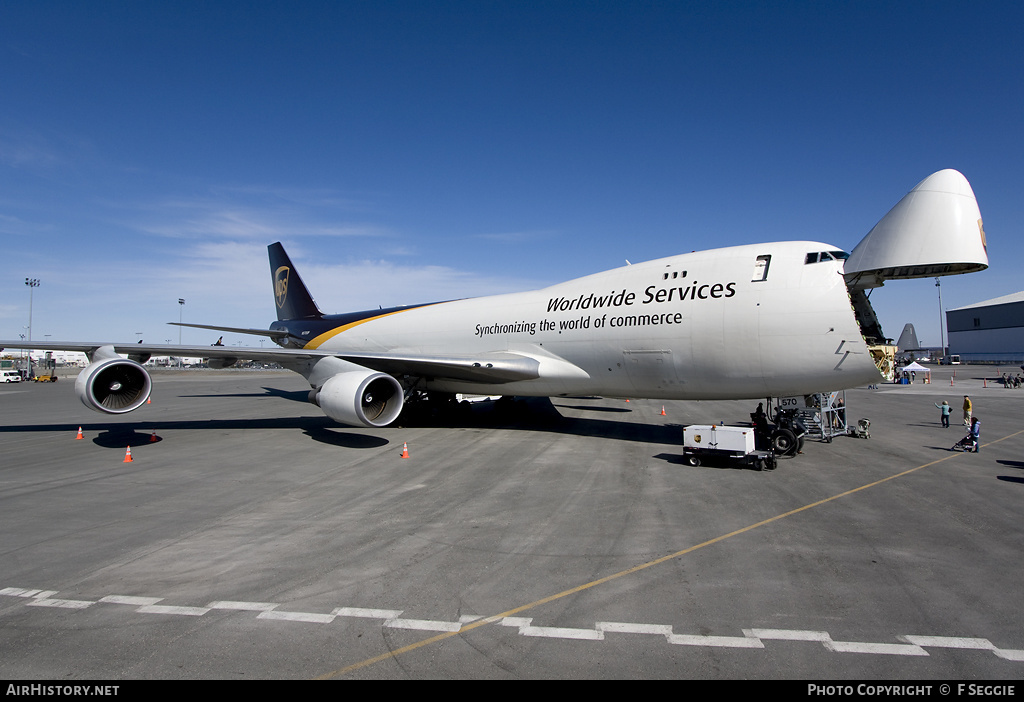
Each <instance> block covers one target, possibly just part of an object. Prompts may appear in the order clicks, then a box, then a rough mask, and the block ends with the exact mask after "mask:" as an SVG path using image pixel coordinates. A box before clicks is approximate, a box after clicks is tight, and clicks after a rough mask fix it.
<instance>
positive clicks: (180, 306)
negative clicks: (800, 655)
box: [178, 297, 185, 368]
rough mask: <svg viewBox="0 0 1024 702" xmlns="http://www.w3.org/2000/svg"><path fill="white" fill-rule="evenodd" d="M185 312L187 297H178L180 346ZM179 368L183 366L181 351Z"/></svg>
mask: <svg viewBox="0 0 1024 702" xmlns="http://www.w3.org/2000/svg"><path fill="white" fill-rule="evenodd" d="M184 312H185V298H183V297H179V298H178V346H181V315H182V314H184ZM178 368H181V352H180V351H179V352H178Z"/></svg>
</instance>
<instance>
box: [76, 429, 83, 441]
mask: <svg viewBox="0 0 1024 702" xmlns="http://www.w3.org/2000/svg"><path fill="white" fill-rule="evenodd" d="M84 438H85V437H84V436H82V427H78V436H76V437H75V440H76V441H77V440H78V439H84Z"/></svg>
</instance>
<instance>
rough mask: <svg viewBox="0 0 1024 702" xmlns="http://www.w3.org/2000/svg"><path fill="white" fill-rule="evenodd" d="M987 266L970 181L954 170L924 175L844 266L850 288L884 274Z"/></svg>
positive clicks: (920, 274)
mask: <svg viewBox="0 0 1024 702" xmlns="http://www.w3.org/2000/svg"><path fill="white" fill-rule="evenodd" d="M986 268H988V253H987V250H986V242H985V230H984V228H983V227H982V223H981V212H980V210H979V209H978V201H977V200H976V199H975V197H974V191H973V190H972V189H971V184H970V183H968V182H967V179H966V178H965V177H964V176H963V175H962V174H961V173H959V172H958V171H954V170H952V169H947V170H944V171H939V172H937V173H933V174H932V175H930V176H928V177H927V178H925V179H924V180H922V181H921V182H920V183H918V184H917V187H915V188H914V189H913V190H911V191H910V192H909V193H907V195H906V196H905V197H904V198H903V199H902V200H900V201H899V202H898V203H896V206H895V207H893V208H892V209H891V210H889V213H888V214H887V215H885V217H883V218H882V219H881V221H879V222H878V224H876V225H875V226H874V228H873V229H872V230H871V231H870V232H869V233H868V235H867V236H866V237H864V239H862V240H861V242H860V243H859V244H857V246H856V248H854V250H853V252H852V253H851V254H850V258H849V259H847V261H846V266H845V269H844V272H845V276H846V280H847V283H848V284H849V285H850V286H851V288H873V287H878V286H880V285H882V284H883V283H884V282H885V281H886V280H896V279H904V278H926V277H931V276H940V275H955V274H958V273H972V272H975V271H982V270H985V269H986Z"/></svg>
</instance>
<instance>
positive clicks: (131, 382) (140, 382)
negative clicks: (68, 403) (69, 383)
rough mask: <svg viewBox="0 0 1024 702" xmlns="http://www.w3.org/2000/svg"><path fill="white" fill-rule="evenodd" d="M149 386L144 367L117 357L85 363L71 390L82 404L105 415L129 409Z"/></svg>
mask: <svg viewBox="0 0 1024 702" xmlns="http://www.w3.org/2000/svg"><path fill="white" fill-rule="evenodd" d="M152 389H153V383H152V381H151V380H150V378H149V373H147V372H146V369H145V368H143V367H142V366H140V365H139V364H138V363H136V362H135V361H130V360H128V359H126V358H120V357H117V358H108V359H106V360H101V361H97V362H95V363H93V364H91V365H89V366H88V367H87V368H86V369H85V370H83V371H82V372H81V373H79V374H78V378H77V379H76V380H75V392H76V393H77V394H78V399H79V400H81V401H82V404H83V405H85V406H86V407H88V408H89V409H91V410H94V411H96V412H103V413H105V414H124V413H125V412H131V411H132V410H133V409H136V408H138V407H140V406H141V405H142V404H143V403H145V402H146V400H147V399H148V398H149V393H150V392H151V391H152Z"/></svg>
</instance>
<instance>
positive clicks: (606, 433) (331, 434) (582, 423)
mask: <svg viewBox="0 0 1024 702" xmlns="http://www.w3.org/2000/svg"><path fill="white" fill-rule="evenodd" d="M293 394H294V393H290V392H289V393H282V394H281V395H280V396H282V397H284V399H292V398H291V397H290V396H291V395H293ZM305 394H306V393H303V395H305ZM258 396H260V397H262V396H263V395H258ZM218 397H223V395H221V396H218ZM477 404H478V405H485V404H486V405H488V406H486V407H482V406H481V407H477V406H474V407H470V408H469V409H468V411H461V412H460V411H456V412H445V413H443V416H431V415H430V414H428V413H419V414H409V415H406V414H403V415H402V416H401V417H399V419H398V420H397V421H396V422H395V423H394V424H393V425H392V427H398V428H402V427H409V428H412V427H437V428H439V429H444V428H449V429H462V428H466V429H469V428H485V429H505V430H512V431H516V430H520V431H543V432H552V433H558V434H566V435H572V436H583V437H595V438H608V439H617V440H620V441H635V442H642V443H649V444H662V445H667V446H675V445H681V443H682V437H681V433H680V425H679V424H677V423H664V424H645V423H638V422H629V421H619V420H615V419H607V418H603V417H596V418H580V417H565V416H563V415H561V414H560V413H559V412H558V410H556V409H555V407H554V405H553V404H552V403H551V401H550V400H549V399H548V398H539V397H538V398H524V399H519V400H516V401H515V402H513V403H511V405H509V406H506V407H504V408H502V409H497V408H496V407H495V403H477ZM586 409H594V408H589V407H588V408H586ZM598 409H599V408H598ZM79 426H81V428H82V430H83V431H84V432H88V433H97V432H98V433H99V436H97V437H96V438H94V439H93V442H94V443H96V444H97V445H99V446H103V447H105V448H111V449H115V448H116V449H122V450H123V449H124V448H125V447H126V446H142V445H144V444H147V443H151V437H152V436H153V432H156V436H157V439H158V440H159V439H160V435H161V434H162V433H164V432H168V431H182V430H185V431H202V430H215V431H224V430H241V429H253V430H264V429H296V430H300V431H302V432H303V433H305V434H306V435H307V436H308V437H309V438H310V439H312V440H314V441H320V442H322V443H326V444H331V445H334V446H341V447H346V448H378V447H380V446H385V445H387V444H388V443H390V442H389V440H388V439H386V438H384V437H381V436H376V435H374V434H372V433H367V432H368V431H370V432H372V431H373V430H367V429H366V428H364V427H347V426H343V425H340V424H337V423H336V422H334V421H333V420H332V419H330V418H329V417H325V416H323V415H318V416H304V417H260V418H252V419H195V420H167V421H152V420H145V421H138V422H132V423H131V424H127V423H125V424H107V423H103V422H95V423H91V424H82V425H79V424H67V423H61V424H35V425H27V424H22V425H8V426H0V434H4V433H20V432H67V433H69V434H70V435H72V436H74V434H75V433H76V432H77V430H78V428H79Z"/></svg>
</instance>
